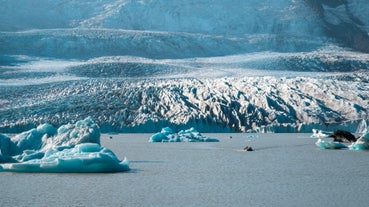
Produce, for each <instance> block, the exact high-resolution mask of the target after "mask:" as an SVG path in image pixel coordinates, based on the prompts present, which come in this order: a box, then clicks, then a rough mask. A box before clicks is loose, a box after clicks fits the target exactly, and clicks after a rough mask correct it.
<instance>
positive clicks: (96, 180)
mask: <svg viewBox="0 0 369 207" xmlns="http://www.w3.org/2000/svg"><path fill="white" fill-rule="evenodd" d="M151 135H152V134H102V136H101V145H102V146H105V147H106V148H109V149H111V150H112V151H114V153H115V154H116V156H117V157H118V158H119V159H121V160H123V159H124V158H125V157H127V159H128V160H129V161H130V168H131V170H130V171H128V172H119V173H11V172H2V173H0V182H1V187H0V193H1V195H2V199H1V201H0V206H14V207H16V206H51V205H52V206H114V207H116V206H160V207H163V206H175V207H176V206H178V207H179V206H326V207H329V206H335V207H336V206H357V207H359V206H367V205H368V203H369V198H368V196H367V195H368V193H369V187H368V183H369V165H368V163H369V154H368V151H354V150H323V149H320V148H318V147H317V146H316V145H315V142H316V139H314V138H311V137H310V135H311V134H245V133H236V134H227V133H224V134H206V135H207V136H209V137H215V138H218V139H219V142H199V143H190V142H178V143H151V142H148V139H149V138H150V136H151ZM251 135H252V136H251ZM246 145H248V146H252V147H253V148H254V150H255V151H252V152H246V151H243V147H244V146H246Z"/></svg>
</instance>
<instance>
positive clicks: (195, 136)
mask: <svg viewBox="0 0 369 207" xmlns="http://www.w3.org/2000/svg"><path fill="white" fill-rule="evenodd" d="M149 142H219V140H218V139H215V138H211V137H207V136H203V135H202V134H201V133H200V132H198V131H197V130H196V129H195V128H190V129H187V130H181V131H179V132H178V133H175V132H174V131H173V130H172V129H171V128H169V127H165V128H163V129H162V130H161V132H158V133H156V134H154V135H152V136H151V137H150V139H149Z"/></svg>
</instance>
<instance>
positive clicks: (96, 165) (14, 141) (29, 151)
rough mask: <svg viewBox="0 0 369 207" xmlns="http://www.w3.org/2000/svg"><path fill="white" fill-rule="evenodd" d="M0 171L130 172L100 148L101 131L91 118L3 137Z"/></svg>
mask: <svg viewBox="0 0 369 207" xmlns="http://www.w3.org/2000/svg"><path fill="white" fill-rule="evenodd" d="M0 150H1V151H0V162H1V163H3V164H0V171H9V172H69V173H97V172H121V171H127V170H129V161H128V160H127V159H126V158H125V159H124V160H123V161H120V160H119V159H118V158H117V156H116V155H115V154H114V152H113V151H111V150H109V149H107V148H105V147H103V146H101V145H100V129H99V127H98V125H97V124H95V123H94V122H93V121H92V119H91V118H90V117H88V118H86V119H84V120H80V121H77V122H76V123H75V124H66V125H63V126H61V127H59V128H58V129H56V128H54V127H53V126H51V125H49V124H43V125H40V126H39V127H37V128H35V129H31V130H29V131H26V132H23V133H21V134H19V135H16V136H15V137H13V138H9V137H7V136H6V135H4V134H0Z"/></svg>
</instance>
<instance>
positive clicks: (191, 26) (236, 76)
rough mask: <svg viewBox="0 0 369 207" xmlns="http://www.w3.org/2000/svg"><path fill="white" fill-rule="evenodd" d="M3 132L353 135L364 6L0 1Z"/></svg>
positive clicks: (365, 41)
mask: <svg viewBox="0 0 369 207" xmlns="http://www.w3.org/2000/svg"><path fill="white" fill-rule="evenodd" d="M0 4H1V7H0V132H2V133H20V132H23V131H27V130H31V129H34V128H37V126H39V125H41V124H43V123H50V124H51V125H53V126H55V127H61V126H63V125H65V124H66V123H74V122H77V121H79V120H81V119H82V118H84V117H88V116H90V117H91V118H92V119H93V120H94V121H95V122H96V123H97V124H98V125H99V126H100V130H101V131H102V132H149V133H155V132H158V131H160V129H162V128H164V127H166V126H170V127H171V128H172V129H173V130H174V131H179V130H180V129H183V128H191V127H194V128H196V129H197V130H199V131H201V132H256V131H257V132H311V130H312V129H314V128H316V129H320V130H327V131H333V130H335V129H345V130H348V131H351V132H355V130H359V131H360V129H359V128H360V126H363V125H362V123H363V122H365V123H367V122H368V120H369V114H368V108H369V102H368V100H369V92H368V91H369V78H368V77H369V72H368V68H369V54H368V52H369V51H368V48H369V35H368V33H369V20H368V18H367V11H368V10H369V4H368V3H367V1H366V0H346V1H331V0H304V1H295V0H272V1H270V0H268V1H266V0H262V1H256V0H252V1H243V0H235V1H232V2H228V1H221V0H188V1H179V0H173V1H165V0H139V1H138V0H137V1H136V0H104V1H93V0H86V1H64V0H39V1H37V5H36V4H35V2H33V1H25V0H0Z"/></svg>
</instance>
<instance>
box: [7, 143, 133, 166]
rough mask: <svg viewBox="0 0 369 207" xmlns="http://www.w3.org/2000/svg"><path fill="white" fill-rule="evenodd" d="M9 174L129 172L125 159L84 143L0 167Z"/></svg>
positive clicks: (93, 144)
mask: <svg viewBox="0 0 369 207" xmlns="http://www.w3.org/2000/svg"><path fill="white" fill-rule="evenodd" d="M1 167H2V170H3V171H11V172H58V173H59V172H63V173H64V172H68V173H71V172H72V173H101V172H120V171H127V170H129V162H128V161H127V159H124V161H122V162H121V161H120V160H119V159H118V158H117V157H116V156H115V154H114V153H113V152H112V151H111V150H109V149H106V148H104V147H102V146H100V145H99V144H95V143H84V144H78V145H76V146H75V147H72V148H69V149H68V148H66V149H62V150H60V149H57V148H54V149H49V150H48V151H47V152H46V153H45V155H44V156H43V157H42V158H41V159H31V160H29V161H25V162H21V163H9V164H3V165H1Z"/></svg>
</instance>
